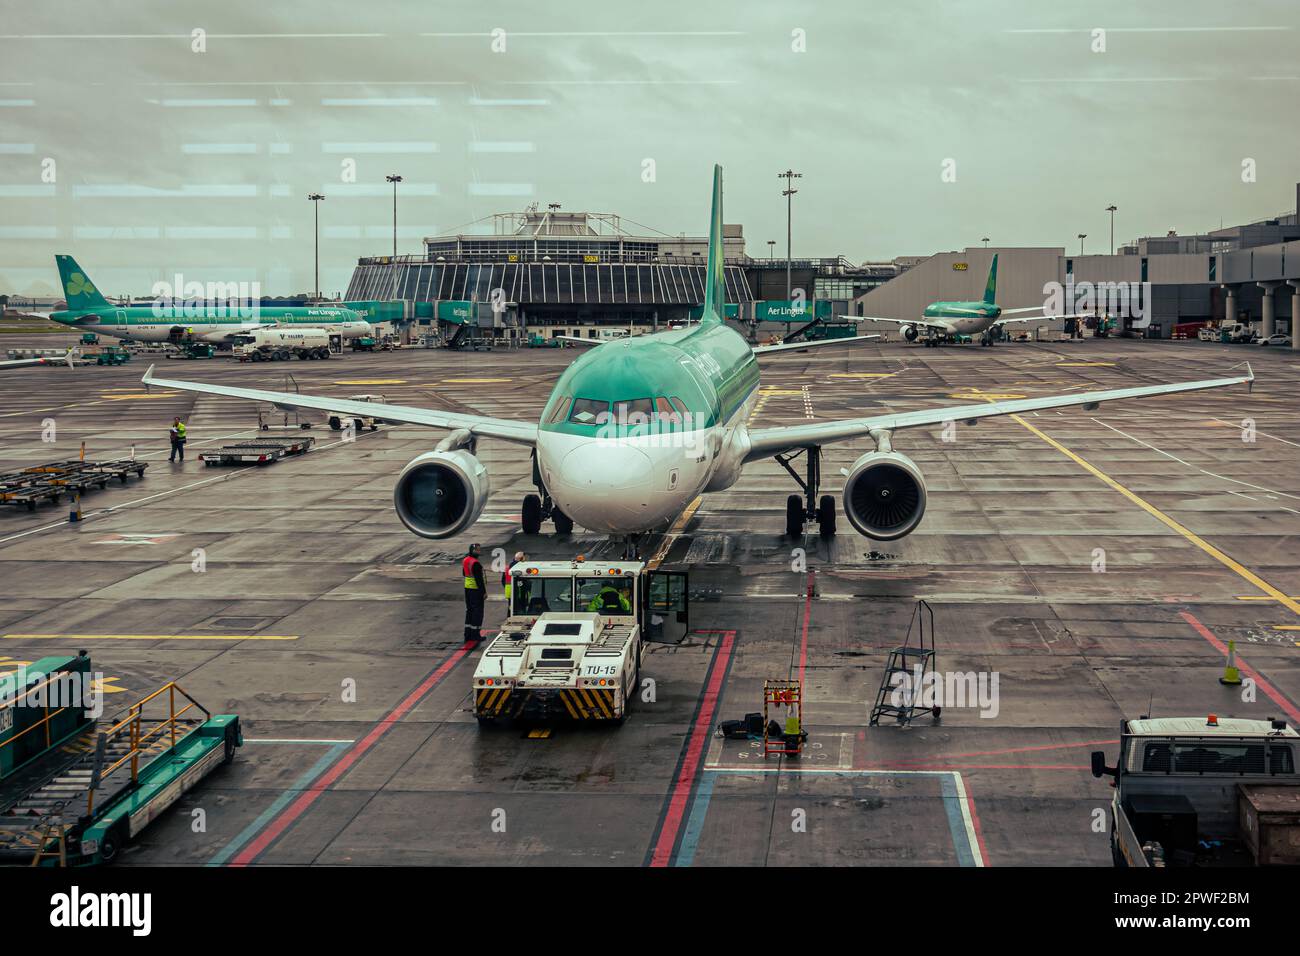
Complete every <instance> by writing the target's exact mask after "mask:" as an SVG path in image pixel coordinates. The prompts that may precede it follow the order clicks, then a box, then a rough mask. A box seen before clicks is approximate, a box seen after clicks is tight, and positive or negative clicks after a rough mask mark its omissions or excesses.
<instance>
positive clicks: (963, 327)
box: [845, 254, 1079, 346]
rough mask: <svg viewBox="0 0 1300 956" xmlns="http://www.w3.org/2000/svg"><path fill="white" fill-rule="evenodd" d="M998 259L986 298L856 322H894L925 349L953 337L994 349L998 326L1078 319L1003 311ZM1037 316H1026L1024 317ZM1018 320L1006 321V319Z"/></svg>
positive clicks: (933, 304)
mask: <svg viewBox="0 0 1300 956" xmlns="http://www.w3.org/2000/svg"><path fill="white" fill-rule="evenodd" d="M997 288H998V257H997V255H996V254H995V255H994V256H993V265H992V266H990V267H989V278H988V282H986V283H985V284H984V298H983V299H979V300H975V301H971V302H931V303H930V304H929V305H927V306H926V307H925V311H924V312H922V313H921V318H919V319H887V318H884V317H882V316H878V315H866V316H860V317H854V316H845V318H853V319H854V321H857V322H891V323H893V324H894V325H901V326H902V327H903V337H904V338H905V339H907V341H909V342H914V341H916V339H917V338H918V337H919V336H921V335H924V336H925V337H924V342H925V344H926V345H931V346H933V345H940V344H942V343H943V342H944V341H946V340H947V339H948V337H949V336H954V335H969V336H971V337H972V338H973V337H974V336H976V335H978V336H980V345H992V344H993V336H992V334H990V330H991V329H993V328H994V327H996V326H1002V325H1008V324H1010V323H1012V322H1054V321H1059V320H1061V319H1075V318H1079V316H1078V315H1074V314H1071V315H1047V314H1046V313H1044V311H1043V307H1042V306H1040V305H1031V306H1026V307H1025V308H1023V309H1004V308H1002V307H1001V306H1000V305H998V304H997ZM1030 312H1033V313H1037V314H1036V315H1023V316H1021V315H1020V314H1021V313H1030ZM1011 315H1015V316H1019V317H1018V318H1014V319H1012V318H1007V316H1011Z"/></svg>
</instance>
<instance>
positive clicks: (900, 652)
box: [869, 600, 943, 727]
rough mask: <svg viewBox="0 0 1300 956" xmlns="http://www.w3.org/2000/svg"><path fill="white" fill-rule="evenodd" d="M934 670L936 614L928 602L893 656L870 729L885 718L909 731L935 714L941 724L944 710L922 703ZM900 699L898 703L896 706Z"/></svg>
mask: <svg viewBox="0 0 1300 956" xmlns="http://www.w3.org/2000/svg"><path fill="white" fill-rule="evenodd" d="M914 634H915V643H913V635H914ZM934 668H935V652H934V611H933V609H931V607H930V605H929V604H928V603H926V601H924V600H920V601H917V602H916V607H915V608H914V609H913V610H912V620H911V621H910V622H909V623H908V625H907V636H906V637H904V638H903V643H902V645H901V646H899V647H895V648H894V649H893V650H891V651H890V652H889V659H888V660H887V661H886V662H885V673H884V676H883V677H881V679H880V690H879V691H877V692H876V703H875V706H874V707H872V708H871V721H870V724H869V725H870V726H872V727H878V726H879V725H880V718H881V717H893V718H894V719H895V720H897V721H898V724H899V726H902V727H906V726H907V725H908V724H910V723H911V722H912V721H913V720H915V719H916V717H917V716H918V715H920V714H931V715H933V717H934V719H935V720H938V719H939V714H940V711H941V710H942V709H943V708H942V707H940V706H939V705H938V704H937V703H935V704H933V705H932V706H929V707H925V706H921V705H920V704H919V703H918V701H920V699H921V695H922V691H923V689H924V687H925V679H926V675H927V674H930V673H932V672H933V671H934ZM896 675H902V676H901V677H899V676H896ZM896 699H897V700H898V701H899V702H898V703H895V702H894V701H895V700H896Z"/></svg>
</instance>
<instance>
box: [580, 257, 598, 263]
mask: <svg viewBox="0 0 1300 956" xmlns="http://www.w3.org/2000/svg"><path fill="white" fill-rule="evenodd" d="M582 261H583V262H587V263H591V264H595V263H597V262H600V256H583V257H582Z"/></svg>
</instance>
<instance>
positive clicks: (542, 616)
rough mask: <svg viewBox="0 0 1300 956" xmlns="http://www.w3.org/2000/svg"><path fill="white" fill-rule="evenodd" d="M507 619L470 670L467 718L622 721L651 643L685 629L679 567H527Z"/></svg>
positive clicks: (518, 572)
mask: <svg viewBox="0 0 1300 956" xmlns="http://www.w3.org/2000/svg"><path fill="white" fill-rule="evenodd" d="M510 592H511V593H510V606H509V610H508V616H507V618H506V620H505V622H504V623H503V624H502V625H501V630H500V633H498V635H497V636H496V637H495V638H493V639H492V642H491V643H490V644H488V646H487V648H486V650H484V652H483V657H482V659H481V660H480V661H479V664H478V668H477V669H476V670H475V672H474V688H473V690H474V716H475V717H476V718H477V719H478V721H479V723H480V724H481V725H482V724H493V723H498V722H505V721H508V720H512V719H528V720H549V719H553V718H554V719H569V720H575V721H588V720H595V721H612V722H615V723H622V722H623V720H624V719H625V718H626V717H627V712H628V709H629V707H630V705H631V703H632V701H633V700H634V699H635V697H636V693H637V690H638V687H639V682H640V674H641V656H642V651H643V648H644V645H645V644H646V643H647V642H649V643H667V644H676V643H679V642H680V641H682V640H683V639H684V638H685V637H686V634H687V633H688V632H689V630H690V614H689V607H688V580H687V574H686V572H685V571H663V570H653V571H652V570H649V569H648V568H647V566H646V565H645V563H644V562H640V561H584V560H582V559H581V558H578V559H576V560H573V561H527V562H520V563H519V564H516V565H515V567H514V569H513V572H512V574H511V581H510Z"/></svg>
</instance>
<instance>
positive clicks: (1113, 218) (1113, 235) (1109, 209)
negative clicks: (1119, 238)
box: [1106, 203, 1119, 256]
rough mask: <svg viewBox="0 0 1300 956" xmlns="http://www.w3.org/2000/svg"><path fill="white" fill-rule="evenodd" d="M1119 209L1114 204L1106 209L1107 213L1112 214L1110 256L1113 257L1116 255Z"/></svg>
mask: <svg viewBox="0 0 1300 956" xmlns="http://www.w3.org/2000/svg"><path fill="white" fill-rule="evenodd" d="M1118 208H1119V206H1116V205H1115V204H1114V203H1111V204H1110V205H1109V206H1107V207H1106V211H1107V212H1108V213H1110V254H1111V255H1112V256H1113V255H1114V254H1115V210H1116V209H1118Z"/></svg>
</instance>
